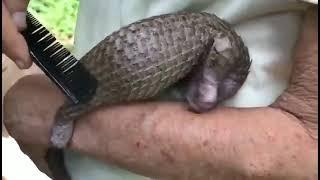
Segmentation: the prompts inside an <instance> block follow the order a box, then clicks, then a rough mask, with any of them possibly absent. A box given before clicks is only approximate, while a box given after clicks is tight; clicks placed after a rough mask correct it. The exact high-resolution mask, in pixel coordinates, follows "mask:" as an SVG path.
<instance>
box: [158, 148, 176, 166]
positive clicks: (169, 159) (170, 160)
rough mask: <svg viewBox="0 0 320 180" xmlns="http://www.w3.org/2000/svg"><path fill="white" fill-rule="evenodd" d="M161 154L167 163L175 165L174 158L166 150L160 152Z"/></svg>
mask: <svg viewBox="0 0 320 180" xmlns="http://www.w3.org/2000/svg"><path fill="white" fill-rule="evenodd" d="M160 154H161V155H162V156H163V157H164V158H165V159H166V161H167V162H169V163H171V164H173V163H174V161H175V160H174V158H173V157H172V156H171V155H170V154H169V153H167V152H166V151H165V150H160Z"/></svg>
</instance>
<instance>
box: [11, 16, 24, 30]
mask: <svg viewBox="0 0 320 180" xmlns="http://www.w3.org/2000/svg"><path fill="white" fill-rule="evenodd" d="M12 17H13V22H14V23H15V24H16V26H17V27H18V30H19V31H21V30H23V29H25V28H26V27H27V23H26V12H15V13H13V15H12Z"/></svg>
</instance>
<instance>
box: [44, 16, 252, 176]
mask: <svg viewBox="0 0 320 180" xmlns="http://www.w3.org/2000/svg"><path fill="white" fill-rule="evenodd" d="M80 62H81V63H82V64H83V66H84V67H85V68H86V69H87V70H88V71H89V72H90V73H91V74H92V75H93V76H94V77H95V78H96V79H97V82H98V86H97V89H96V91H95V93H94V95H93V97H92V99H91V100H89V101H88V102H87V103H83V104H76V105H75V104H71V103H65V104H64V105H63V106H62V107H61V108H60V109H59V110H58V112H57V114H56V116H55V124H54V126H53V128H52V133H51V138H50V142H51V144H52V148H49V151H48V153H47V157H48V158H47V160H48V163H49V167H50V169H51V170H52V171H53V174H54V178H55V179H56V180H61V179H70V177H69V176H68V174H67V172H66V170H65V169H64V166H63V164H61V163H63V154H62V150H61V149H62V148H63V147H65V146H66V145H67V143H68V141H69V139H70V138H71V136H72V133H73V124H74V121H75V120H76V119H77V118H78V117H79V116H80V115H83V114H84V113H88V112H90V111H91V110H93V109H94V108H96V107H97V106H101V105H106V104H107V105H110V104H115V103H125V102H128V101H139V100H147V99H150V98H152V97H155V96H157V95H158V94H159V93H160V92H162V91H163V90H165V89H167V88H168V87H170V86H172V85H173V84H175V83H177V82H178V81H181V80H183V81H185V82H187V83H186V86H187V88H186V89H187V91H186V93H185V100H186V102H187V103H188V105H189V107H190V109H191V110H192V111H194V112H196V113H203V112H205V111H208V110H211V109H213V108H214V107H215V106H216V105H217V104H218V103H219V102H221V101H223V100H225V99H227V98H229V97H231V96H233V95H234V94H235V93H236V92H237V91H238V90H239V88H240V87H241V86H242V84H243V83H244V81H245V80H246V78H247V76H248V73H249V68H250V65H251V60H250V57H249V52H248V48H247V47H246V46H245V44H244V42H243V40H242V39H241V37H240V36H239V35H237V33H236V32H235V31H234V30H233V28H232V27H231V26H230V25H229V24H228V23H227V22H226V21H224V20H222V19H220V18H219V17H217V16H216V15H214V14H209V13H205V12H200V13H195V12H176V13H171V14H163V15H158V16H153V17H150V18H146V19H143V20H139V21H137V22H134V23H132V24H129V25H127V26H125V27H122V28H120V29H119V30H118V31H115V32H113V33H112V34H111V35H109V36H107V37H106V38H105V39H103V40H102V41H101V42H100V43H98V44H97V45H96V46H95V47H93V48H92V49H91V50H90V51H89V52H88V53H86V54H85V55H84V56H83V57H82V58H81V59H80ZM59 158H60V159H59ZM60 160H61V161H60ZM59 163H60V164H59Z"/></svg>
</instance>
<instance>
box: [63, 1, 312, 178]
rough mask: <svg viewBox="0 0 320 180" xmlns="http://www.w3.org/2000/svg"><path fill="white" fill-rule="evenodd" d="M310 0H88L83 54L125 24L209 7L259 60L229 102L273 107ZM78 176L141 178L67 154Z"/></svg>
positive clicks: (80, 37) (81, 28) (79, 34)
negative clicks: (302, 1) (302, 15)
mask: <svg viewBox="0 0 320 180" xmlns="http://www.w3.org/2000/svg"><path fill="white" fill-rule="evenodd" d="M305 7H306V4H304V3H301V2H300V1H294V0H127V1H124V0H90V1H87V0H83V1H80V9H79V15H78V21H77V27H76V36H75V51H74V54H75V55H76V56H77V57H78V58H79V57H81V56H83V55H84V54H85V53H86V52H87V51H88V50H90V49H91V48H92V47H93V46H94V45H95V44H97V43H98V42H99V41H101V40H102V39H104V38H105V37H106V36H107V35H109V34H110V33H112V32H113V31H115V30H117V29H119V28H120V27H122V26H124V25H127V24H129V23H132V22H134V21H136V20H139V19H142V18H145V17H149V16H153V15H158V14H163V13H169V12H174V11H178V10H193V11H206V12H209V13H215V14H216V15H218V16H219V17H221V18H223V19H225V20H227V21H228V22H230V23H231V24H233V25H234V27H235V29H236V31H237V32H238V33H239V34H240V35H241V37H242V38H243V39H244V42H245V43H246V45H247V46H248V48H249V52H250V56H251V58H252V60H253V64H252V67H251V72H250V74H249V76H248V79H247V81H246V83H245V84H244V85H243V87H242V88H241V90H240V91H239V92H238V93H237V95H236V96H235V97H233V98H232V99H230V100H229V101H228V102H226V105H229V106H238V107H252V106H267V105H269V104H270V103H271V102H273V101H274V100H275V99H276V98H277V97H278V96H279V95H280V94H281V92H282V91H283V90H284V89H285V88H286V86H287V84H288V80H289V77H290V73H291V65H292V62H291V54H292V50H293V47H294V45H295V41H296V39H297V35H298V32H299V29H300V22H301V14H302V11H303V10H304V9H305ZM66 160H67V162H66V164H67V167H68V169H69V171H70V172H71V174H72V177H73V179H74V180H88V179H90V180H102V179H103V180H106V179H110V180H120V179H121V180H131V179H142V177H141V176H138V175H135V174H133V173H130V172H127V171H125V170H121V169H119V168H116V167H113V166H111V165H107V164H105V163H101V162H98V161H96V160H93V159H91V158H88V157H85V156H82V155H79V154H76V153H72V152H66Z"/></svg>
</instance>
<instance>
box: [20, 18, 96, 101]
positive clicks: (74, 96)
mask: <svg viewBox="0 0 320 180" xmlns="http://www.w3.org/2000/svg"><path fill="white" fill-rule="evenodd" d="M26 21H27V29H26V30H25V31H24V32H23V35H24V37H25V39H26V41H27V44H28V46H29V50H30V54H31V57H32V59H33V60H34V62H35V63H36V64H37V65H38V66H39V67H40V68H41V69H42V70H43V71H44V72H45V74H46V75H47V76H49V77H50V79H51V80H52V81H53V82H54V83H55V84H56V85H57V86H58V87H59V88H60V89H61V90H62V91H63V92H64V94H65V95H67V96H68V97H69V98H70V99H71V100H72V101H73V103H84V102H86V101H88V100H89V99H90V98H91V97H92V96H93V94H94V93H95V90H96V87H97V80H96V79H95V78H94V77H93V76H92V75H91V74H90V73H89V72H88V71H87V70H86V69H85V68H84V66H83V65H82V64H81V63H80V62H79V61H78V60H77V59H76V58H75V57H74V56H73V55H72V54H71V53H70V52H69V51H68V50H67V49H65V48H64V47H63V46H62V45H61V44H60V43H59V42H57V41H56V38H55V37H54V36H53V35H52V34H50V32H49V31H48V30H47V29H46V28H45V27H44V26H42V24H41V23H40V22H39V21H38V20H37V19H36V18H35V17H33V16H32V15H31V14H30V13H29V12H28V13H27V19H26Z"/></svg>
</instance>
